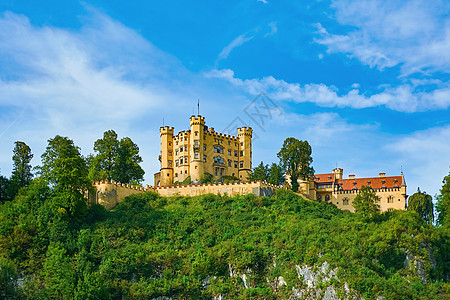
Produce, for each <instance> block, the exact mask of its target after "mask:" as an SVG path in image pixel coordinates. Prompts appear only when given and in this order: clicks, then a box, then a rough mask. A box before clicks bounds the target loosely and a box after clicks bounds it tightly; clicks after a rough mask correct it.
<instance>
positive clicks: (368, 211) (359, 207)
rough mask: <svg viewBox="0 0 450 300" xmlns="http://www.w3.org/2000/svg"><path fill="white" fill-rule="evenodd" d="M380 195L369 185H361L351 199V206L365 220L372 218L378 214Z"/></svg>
mask: <svg viewBox="0 0 450 300" xmlns="http://www.w3.org/2000/svg"><path fill="white" fill-rule="evenodd" d="M378 202H380V197H378V196H377V194H376V193H375V191H374V190H372V188H371V187H370V186H365V185H363V186H362V187H361V190H360V191H359V192H358V195H356V197H355V200H353V207H354V208H355V210H356V213H357V214H358V215H361V216H362V217H363V218H365V219H367V220H373V219H374V218H375V217H377V216H378V215H379V214H380V205H379V204H378Z"/></svg>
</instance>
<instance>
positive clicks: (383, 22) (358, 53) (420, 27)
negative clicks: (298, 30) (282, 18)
mask: <svg viewBox="0 0 450 300" xmlns="http://www.w3.org/2000/svg"><path fill="white" fill-rule="evenodd" d="M332 7H333V8H334V9H335V18H336V21H337V22H338V23H339V24H340V25H344V26H347V27H341V28H338V29H337V30H339V31H340V32H342V31H345V32H346V33H344V34H336V33H329V32H328V30H326V29H325V28H323V27H322V25H320V24H318V25H317V26H318V34H319V37H318V38H316V39H315V41H316V42H317V43H319V44H322V45H325V46H326V47H327V48H328V53H344V54H347V55H348V56H350V57H355V58H357V59H358V60H360V61H361V62H362V63H364V64H366V65H369V66H370V67H376V68H378V69H380V70H383V69H385V68H389V67H393V66H397V65H400V66H401V69H402V72H403V74H406V75H407V74H412V73H416V72H420V73H428V72H445V73H448V72H450V56H449V55H447V53H450V20H449V19H448V14H449V12H450V4H449V2H448V1H432V2H430V1H425V0H415V1H401V2H397V1H388V0H374V1H372V0H371V1H367V0H358V1H349V0H336V1H333V4H332Z"/></svg>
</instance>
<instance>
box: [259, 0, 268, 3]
mask: <svg viewBox="0 0 450 300" xmlns="http://www.w3.org/2000/svg"><path fill="white" fill-rule="evenodd" d="M256 1H258V2H262V3H264V4H267V3H268V2H267V0H256Z"/></svg>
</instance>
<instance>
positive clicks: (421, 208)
mask: <svg viewBox="0 0 450 300" xmlns="http://www.w3.org/2000/svg"><path fill="white" fill-rule="evenodd" d="M408 210H412V211H415V212H417V213H418V214H419V216H420V217H421V218H422V219H424V220H425V222H427V223H429V224H431V223H433V220H434V215H433V200H432V198H431V196H430V195H428V194H426V193H425V192H421V191H420V189H417V193H414V194H413V195H412V196H410V197H409V198H408Z"/></svg>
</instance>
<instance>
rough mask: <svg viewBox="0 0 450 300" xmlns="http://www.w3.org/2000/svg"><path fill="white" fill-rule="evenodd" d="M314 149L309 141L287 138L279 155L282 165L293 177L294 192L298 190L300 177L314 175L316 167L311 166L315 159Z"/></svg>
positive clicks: (305, 177)
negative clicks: (313, 156) (313, 155)
mask: <svg viewBox="0 0 450 300" xmlns="http://www.w3.org/2000/svg"><path fill="white" fill-rule="evenodd" d="M311 154H312V149H311V146H310V145H309V143H308V142H307V141H301V140H297V139H296V138H293V137H290V138H287V139H286V140H285V141H284V143H283V147H282V148H281V150H280V152H278V154H277V156H278V158H279V159H280V165H281V166H282V168H283V170H284V171H285V172H286V174H288V175H289V176H290V178H291V186H292V190H293V191H294V192H297V190H298V186H299V184H298V179H299V178H301V179H303V180H306V179H308V178H309V177H310V176H311V175H314V169H313V168H312V167H311V163H312V161H313V159H312V157H311Z"/></svg>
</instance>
